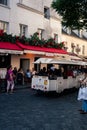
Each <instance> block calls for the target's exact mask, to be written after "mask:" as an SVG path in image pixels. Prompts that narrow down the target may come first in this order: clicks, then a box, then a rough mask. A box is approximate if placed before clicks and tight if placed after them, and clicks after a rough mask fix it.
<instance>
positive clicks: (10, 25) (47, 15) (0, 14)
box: [0, 0, 61, 69]
mask: <svg viewBox="0 0 87 130" xmlns="http://www.w3.org/2000/svg"><path fill="white" fill-rule="evenodd" d="M51 2H52V0H44V1H43V0H32V1H31V0H14V1H12V0H0V29H3V30H4V32H6V33H8V34H13V35H17V36H22V35H24V36H26V37H30V36H31V35H32V34H34V33H35V32H38V33H39V38H40V39H48V38H50V37H52V38H55V40H56V42H61V19H60V17H59V15H58V14H57V13H56V12H55V11H54V10H53V9H52V8H51ZM41 56H43V55H42V54H41V53H40V54H38V53H35V54H34V53H26V54H23V55H11V64H12V65H13V66H17V68H19V67H23V68H27V67H28V66H29V67H28V68H29V69H31V68H32V67H33V65H32V62H33V61H34V60H35V59H37V58H38V57H41ZM15 61H16V62H15ZM24 66H26V67H24Z"/></svg>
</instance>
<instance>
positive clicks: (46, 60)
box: [34, 58, 86, 65]
mask: <svg viewBox="0 0 87 130" xmlns="http://www.w3.org/2000/svg"><path fill="white" fill-rule="evenodd" d="M34 64H68V65H69V64H70V65H86V62H82V61H70V60H65V59H61V60H58V59H54V58H39V59H38V60H36V61H35V62H34Z"/></svg>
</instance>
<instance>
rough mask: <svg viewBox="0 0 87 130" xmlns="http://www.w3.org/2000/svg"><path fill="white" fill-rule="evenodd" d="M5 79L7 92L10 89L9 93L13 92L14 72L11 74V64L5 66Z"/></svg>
mask: <svg viewBox="0 0 87 130" xmlns="http://www.w3.org/2000/svg"><path fill="white" fill-rule="evenodd" d="M6 79H7V93H8V92H9V91H11V93H13V90H14V74H13V71H12V66H11V65H10V66H9V67H8V68H7V74H6Z"/></svg>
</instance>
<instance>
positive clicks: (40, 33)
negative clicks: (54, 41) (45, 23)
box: [38, 29, 43, 39]
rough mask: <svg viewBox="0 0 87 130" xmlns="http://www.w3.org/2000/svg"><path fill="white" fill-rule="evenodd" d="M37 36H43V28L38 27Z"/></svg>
mask: <svg viewBox="0 0 87 130" xmlns="http://www.w3.org/2000/svg"><path fill="white" fill-rule="evenodd" d="M38 37H39V39H42V38H43V29H38Z"/></svg>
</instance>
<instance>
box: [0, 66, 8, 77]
mask: <svg viewBox="0 0 87 130" xmlns="http://www.w3.org/2000/svg"><path fill="white" fill-rule="evenodd" d="M6 72H7V69H6V68H0V79H5V76H6Z"/></svg>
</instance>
